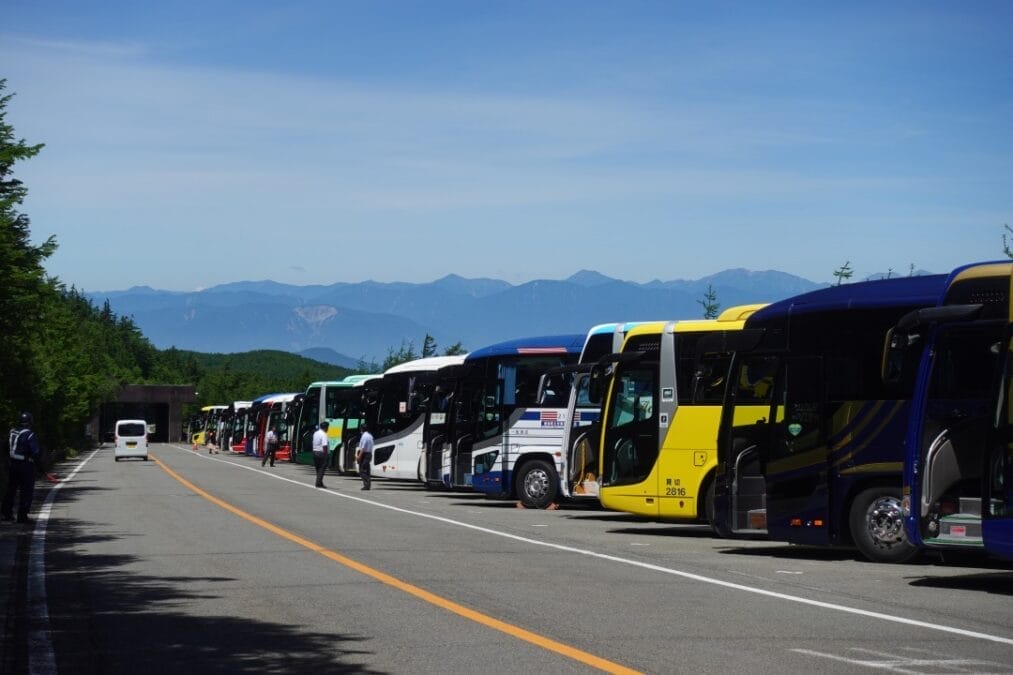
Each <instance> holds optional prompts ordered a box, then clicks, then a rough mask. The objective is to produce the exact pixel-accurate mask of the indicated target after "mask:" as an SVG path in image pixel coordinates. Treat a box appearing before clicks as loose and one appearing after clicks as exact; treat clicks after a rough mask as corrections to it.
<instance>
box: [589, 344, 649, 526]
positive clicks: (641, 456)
mask: <svg viewBox="0 0 1013 675" xmlns="http://www.w3.org/2000/svg"><path fill="white" fill-rule="evenodd" d="M653 339H654V343H655V345H654V353H653V354H652V355H651V356H654V357H655V358H654V359H648V358H629V359H627V360H625V361H620V362H619V363H618V364H617V366H616V370H615V372H614V374H613V376H612V378H611V385H612V386H611V391H610V394H609V399H608V411H607V415H608V418H607V419H603V420H602V424H604V425H605V430H604V432H603V438H602V447H601V452H600V455H601V467H602V476H601V484H602V487H603V488H608V489H609V493H610V494H609V495H608V499H609V502H608V503H606V506H607V507H608V508H617V509H621V510H630V511H631V512H634V513H639V514H641V515H649V516H654V517H657V516H658V502H659V500H658V484H657V479H656V478H655V480H654V481H650V480H649V477H650V476H651V475H652V474H653V472H654V468H655V464H656V463H657V461H658V447H659V440H658V439H659V428H658V416H657V411H658V406H657V405H656V403H657V400H656V399H657V396H658V369H659V367H660V366H659V361H658V360H657V353H658V352H657V349H658V346H657V344H658V342H659V340H658V337H657V336H653Z"/></svg>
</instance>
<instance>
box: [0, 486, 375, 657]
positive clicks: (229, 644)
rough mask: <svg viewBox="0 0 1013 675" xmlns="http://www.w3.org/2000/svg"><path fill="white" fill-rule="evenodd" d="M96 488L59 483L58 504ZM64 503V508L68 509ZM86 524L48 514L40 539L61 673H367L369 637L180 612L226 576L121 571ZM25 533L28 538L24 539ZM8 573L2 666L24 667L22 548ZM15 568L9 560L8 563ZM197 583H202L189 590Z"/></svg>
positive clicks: (125, 559) (125, 558)
mask: <svg viewBox="0 0 1013 675" xmlns="http://www.w3.org/2000/svg"><path fill="white" fill-rule="evenodd" d="M99 489H104V488H95V487H90V486H87V485H77V484H75V485H74V486H67V487H65V488H64V489H63V490H61V493H60V495H59V500H60V501H61V503H66V502H72V501H74V500H76V499H79V498H80V497H81V496H82V495H83V494H84V493H85V492H88V491H94V490H99ZM72 511H73V509H71V512H72ZM94 529H95V525H94V524H92V523H88V522H83V521H79V520H73V519H59V520H52V521H50V522H49V524H48V532H47V536H46V570H47V577H46V581H47V583H46V594H47V596H48V603H47V605H48V612H49V626H50V629H51V640H52V645H53V648H54V651H55V654H56V668H57V671H58V672H67V673H135V672H148V673H155V672H166V673H188V675H192V674H194V673H283V672H284V673H291V672H315V673H321V672H326V673H353V672H354V673H368V672H380V671H375V670H370V669H368V668H364V667H363V666H362V665H361V663H362V661H365V660H368V658H369V656H370V655H371V654H373V653H374V652H373V651H370V650H367V649H366V648H365V646H366V643H367V642H368V641H370V639H371V638H368V637H362V636H355V635H340V634H337V635H336V634H325V633H319V632H312V631H307V630H304V629H303V628H301V627H296V626H290V625H284V624H280V623H272V622H269V621H262V620H255V619H249V618H246V617H241V616H200V615H197V614H191V613H187V612H186V611H185V610H186V607H187V605H188V604H190V603H191V602H192V601H194V600H199V599H206V598H214V597H218V596H217V595H216V594H214V592H213V591H211V592H209V591H208V589H207V586H208V585H209V584H210V585H214V584H216V583H224V582H233V581H235V579H233V578H231V577H227V576H211V577H200V578H199V579H197V578H195V577H193V576H179V577H155V576H148V575H145V574H138V573H136V572H133V571H131V572H127V571H125V569H127V565H130V564H134V563H136V562H138V560H139V558H137V557H136V556H133V555H130V554H117V555H92V554H88V553H85V552H84V547H85V545H86V544H88V543H95V542H101V541H115V540H117V539H120V538H121V537H119V536H116V535H95V534H93V533H92V531H93V530H94ZM25 539H26V540H27V539H29V538H28V537H25ZM19 548H24V549H25V550H24V551H20V550H19V555H20V556H21V564H20V570H19V572H18V573H16V574H15V575H14V576H13V577H12V579H11V584H10V586H11V591H12V597H11V599H10V601H9V605H8V616H7V628H8V630H7V631H6V633H5V638H6V639H5V649H4V656H3V662H2V664H0V667H2V670H3V672H27V666H28V661H27V656H28V644H29V640H28V635H27V633H28V631H27V629H26V628H25V626H27V618H26V616H27V574H26V573H25V569H26V568H27V548H28V547H27V546H23V547H19ZM18 567H19V566H17V565H16V568H18ZM196 581H199V582H200V584H201V586H202V588H201V590H200V591H197V590H194V583H195V582H196Z"/></svg>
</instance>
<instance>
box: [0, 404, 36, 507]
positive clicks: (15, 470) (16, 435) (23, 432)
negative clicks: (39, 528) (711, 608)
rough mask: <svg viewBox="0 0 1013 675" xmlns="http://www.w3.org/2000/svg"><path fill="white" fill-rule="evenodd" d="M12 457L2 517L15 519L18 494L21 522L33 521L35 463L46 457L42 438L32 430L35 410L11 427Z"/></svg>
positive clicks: (2, 504)
mask: <svg viewBox="0 0 1013 675" xmlns="http://www.w3.org/2000/svg"><path fill="white" fill-rule="evenodd" d="M8 441H9V445H8V447H9V448H10V457H9V459H8V464H7V475H8V480H7V492H5V493H4V497H3V502H2V503H0V518H2V519H3V520H6V521H11V520H14V496H15V494H16V493H20V495H19V497H20V499H19V500H18V522H19V523H30V522H31V520H29V519H28V510H29V509H30V508H31V507H32V497H33V495H34V493H35V463H36V462H37V461H39V460H40V459H41V457H42V448H41V447H40V446H39V439H38V437H37V436H36V435H35V432H34V431H32V414H31V413H27V412H23V413H21V418H20V421H19V424H18V426H17V427H15V428H14V429H11V433H10V437H9V439H8Z"/></svg>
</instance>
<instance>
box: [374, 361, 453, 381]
mask: <svg viewBox="0 0 1013 675" xmlns="http://www.w3.org/2000/svg"><path fill="white" fill-rule="evenodd" d="M464 358H465V357H464V355H455V356H427V357H426V358H424V359H415V360H414V361H408V362H407V363H399V364H398V365H396V366H391V367H390V368H388V369H387V370H385V371H384V373H383V374H384V375H393V374H396V373H411V372H417V371H425V370H439V369H440V368H443V367H444V366H454V365H457V364H460V363H464ZM372 377H379V375H372V376H367V377H366V379H367V380H368V379H371V378H372Z"/></svg>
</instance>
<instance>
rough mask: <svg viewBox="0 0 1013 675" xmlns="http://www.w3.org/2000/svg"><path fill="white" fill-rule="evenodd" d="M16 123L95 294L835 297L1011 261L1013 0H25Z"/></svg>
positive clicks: (12, 109) (75, 270) (63, 261)
mask: <svg viewBox="0 0 1013 675" xmlns="http://www.w3.org/2000/svg"><path fill="white" fill-rule="evenodd" d="M3 17H4V20H3V23H2V24H0V77H5V78H7V80H8V82H7V87H8V93H11V92H13V93H15V94H16V96H15V98H14V99H13V100H12V101H11V103H10V105H9V107H8V116H7V119H8V122H9V123H11V124H13V125H14V127H15V131H16V133H17V135H18V136H19V137H23V138H25V139H26V140H27V141H28V142H32V143H35V142H44V143H46V148H45V149H44V150H43V152H42V153H41V154H40V155H39V156H38V157H36V158H35V159H32V160H29V161H27V162H23V163H21V164H19V165H17V166H16V167H15V173H16V176H17V177H19V178H21V179H22V180H24V181H25V183H26V185H27V186H28V188H29V197H28V199H27V200H26V202H25V204H24V207H23V210H24V211H25V212H26V213H28V215H29V216H30V218H31V221H32V231H33V238H34V239H35V240H36V241H42V240H43V239H44V238H45V237H47V236H49V235H51V234H52V235H56V237H57V240H58V243H59V245H60V248H59V250H58V252H57V253H56V254H55V255H54V256H53V257H52V258H51V259H50V261H49V263H48V265H47V267H48V269H49V271H50V273H52V274H55V275H57V276H59V277H60V279H61V280H63V281H64V282H66V283H68V284H74V285H76V286H78V287H79V288H84V289H85V290H88V291H99V290H114V289H123V288H127V287H130V286H134V285H150V286H154V287H156V288H164V289H171V290H193V289H195V288H204V287H208V286H213V285H215V284H219V283H224V282H229V281H238V280H244V279H274V280H277V281H281V282H285V283H294V284H311V283H325V284H326V283H333V282H337V281H351V282H355V281H362V280H365V279H374V280H377V281H413V282H423V281H431V280H433V279H436V278H439V277H441V276H443V275H445V274H448V273H456V274H460V275H462V276H466V277H485V276H488V277H496V278H500V279H505V280H507V281H510V282H511V283H521V282H524V281H528V280H530V279H535V278H545V279H560V278H564V277H566V276H569V275H570V274H572V273H574V272H576V271H578V270H580V269H593V270H597V271H599V272H601V273H603V274H607V275H609V276H613V277H616V278H620V279H627V280H631V281H640V282H643V281H649V280H651V279H663V280H670V279H695V278H699V277H702V276H705V275H708V274H712V273H715V272H718V271H721V270H723V269H727V268H733V267H744V268H748V269H752V270H767V269H778V270H782V271H785V272H789V273H792V274H797V275H799V276H802V277H805V278H808V279H811V280H813V281H831V280H833V278H832V276H831V273H832V271H833V270H834V269H836V268H838V267H840V266H841V265H842V264H843V263H844V262H845V261H850V264H851V267H852V269H854V270H855V278H860V277H864V276H866V275H869V274H873V273H876V272H885V271H887V270H888V269H891V268H892V269H893V270H895V271H899V272H903V273H906V272H907V270H908V268H909V266H910V265H914V266H915V267H917V268H919V269H925V270H929V271H934V272H944V271H948V270H949V269H952V268H953V267H955V266H957V265H959V264H962V263H965V262H971V261H975V260H985V259H993V258H997V257H1000V256H1001V254H1002V234H1003V232H1004V225H1005V224H1009V225H1010V226H1013V187H1011V186H1013V124H1011V122H1013V40H1011V39H1010V36H1009V29H1010V27H1011V26H1013V3H1011V2H969V3H956V2H934V1H931V0H929V1H920V2H847V3H831V2H819V1H817V2H797V3H794V2H792V3H789V2H768V3H760V2H755V3H754V2H738V3H724V2H705V3H688V2H674V1H670V2H669V1H665V2H635V1H634V2H629V1H624V2H596V1H593V0H588V1H580V2H570V1H554V2H521V1H511V2H440V1H438V0H430V1H427V2H389V1H385V0H368V1H362V2H325V1H321V2H298V1H295V2H286V3H281V2H251V1H246V0H244V1H242V2H240V1H227V0H220V1H211V2H206V1H205V2H199V3H198V2H192V3H191V2H161V3H136V2H121V1H119V0H115V1H103V2H101V3H99V2H71V1H67V2H51V1H47V0H8V1H7V2H6V3H4V10H3Z"/></svg>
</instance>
